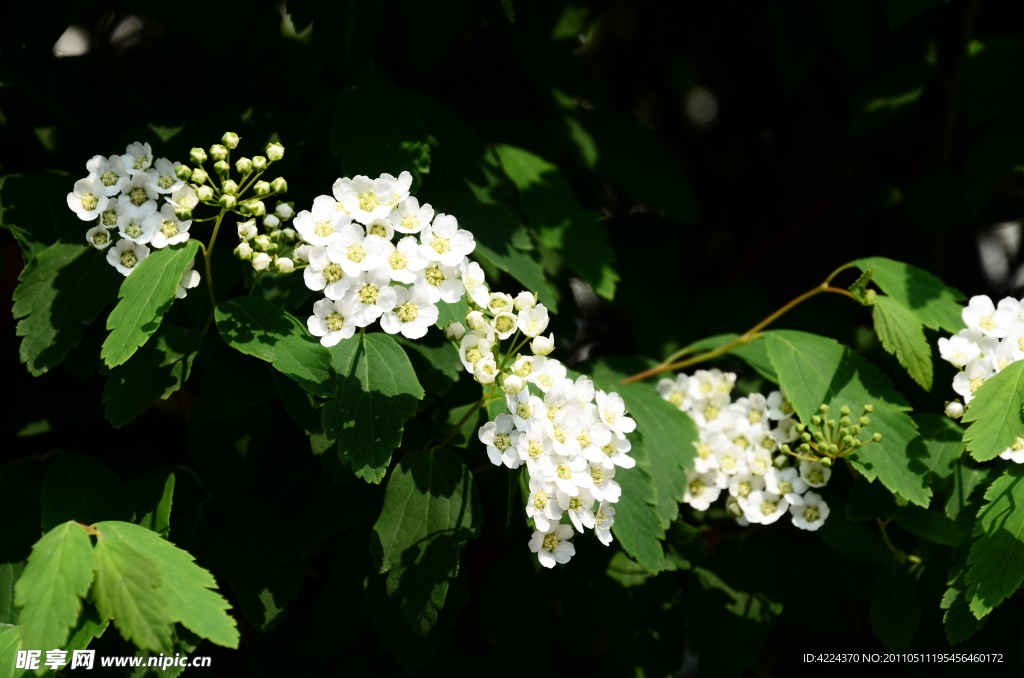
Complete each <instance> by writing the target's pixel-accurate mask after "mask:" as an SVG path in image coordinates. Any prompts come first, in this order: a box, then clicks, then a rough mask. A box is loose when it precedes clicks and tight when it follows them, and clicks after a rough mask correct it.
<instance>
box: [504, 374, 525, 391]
mask: <svg viewBox="0 0 1024 678" xmlns="http://www.w3.org/2000/svg"><path fill="white" fill-rule="evenodd" d="M524 388H526V382H525V381H523V378H522V377H517V376H516V375H514V374H511V375H508V376H506V377H505V378H504V379H502V381H501V390H502V391H504V392H505V393H506V394H508V395H515V394H517V393H522V392H523V389H524Z"/></svg>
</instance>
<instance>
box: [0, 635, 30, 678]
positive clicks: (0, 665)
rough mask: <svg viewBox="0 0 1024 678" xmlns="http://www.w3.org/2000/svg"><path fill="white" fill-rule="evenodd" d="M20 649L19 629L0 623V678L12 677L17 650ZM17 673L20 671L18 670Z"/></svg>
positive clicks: (16, 660)
mask: <svg viewBox="0 0 1024 678" xmlns="http://www.w3.org/2000/svg"><path fill="white" fill-rule="evenodd" d="M20 649H21V629H20V628H19V627H17V626H9V625H7V624H0V678H12V677H13V676H14V672H15V671H16V670H17V669H15V668H14V667H15V666H16V665H17V663H18V650H20ZM19 673H21V672H20V671H19ZM21 675H24V674H21Z"/></svg>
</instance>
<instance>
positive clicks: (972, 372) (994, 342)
mask: <svg viewBox="0 0 1024 678" xmlns="http://www.w3.org/2000/svg"><path fill="white" fill-rule="evenodd" d="M962 317H963V319H964V324H965V325H967V327H966V328H964V329H962V330H960V332H958V333H957V334H955V335H954V336H951V337H948V338H947V337H942V338H941V339H939V354H940V355H941V356H942V359H943V360H945V361H947V362H949V363H952V364H953V365H955V366H956V367H958V368H960V372H959V373H958V374H957V375H956V376H955V377H953V390H954V391H956V392H957V393H958V394H960V395H961V396H963V399H964V403H969V402H971V400H973V399H974V392H975V391H977V390H978V387H980V386H981V385H982V384H983V383H985V380H987V379H988V378H990V377H992V376H994V375H996V374H998V373H999V372H1001V371H1002V370H1004V369H1006V367H1007V366H1009V365H1010V364H1012V363H1015V362H1017V361H1018V360H1020V359H1021V358H1024V305H1022V304H1021V302H1020V300H1018V299H1014V298H1013V297H1006V298H1005V299H1003V300H1001V301H1000V302H999V304H998V306H997V305H995V304H993V303H992V300H991V299H990V298H989V297H987V296H984V295H980V296H976V297H971V300H970V302H969V303H968V304H967V306H966V307H964V310H963V312H962ZM946 413H947V414H949V415H950V416H951V417H959V416H961V415H962V414H963V413H964V406H963V404H962V403H960V402H959V401H957V400H954V401H953V402H951V403H949V404H948V405H947V406H946ZM999 456H1000V458H1002V459H1009V460H1010V461H1014V462H1016V463H1018V464H1022V463H1024V440H1022V439H1020V438H1017V442H1016V444H1015V445H1014V446H1013V447H1010V448H1008V449H1007V450H1006V451H1005V452H1003V453H1002V454H1001V455H999Z"/></svg>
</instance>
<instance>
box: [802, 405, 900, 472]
mask: <svg viewBox="0 0 1024 678" xmlns="http://www.w3.org/2000/svg"><path fill="white" fill-rule="evenodd" d="M830 409H831V408H829V406H828V405H822V406H821V407H820V408H818V411H819V412H820V414H816V415H814V416H813V417H811V423H810V426H808V425H807V424H803V423H799V424H797V425H796V430H797V432H798V433H799V434H800V438H799V440H800V444H799V445H797V448H796V451H793V450H792V449H791V448H790V446H789V445H783V446H782V451H783V452H785V453H786V454H790V455H793V456H794V457H797V458H799V459H804V460H807V461H816V462H821V463H822V464H824V465H825V466H831V465H832V462H833V461H835V460H836V459H842V458H843V457H845V456H846V455H848V454H850V453H851V452H853V451H855V450H856V449H857V448H859V447H861V446H863V445H867V444H869V443H873V442H874V443H877V442H880V441H881V440H882V434H881V433H874V434H873V435H872V436H871V437H870V438H867V439H866V440H861V439H860V437H859V436H860V435H861V434H862V433H863V431H864V429H865V428H866V427H868V426H870V425H871V417H869V416H868V415H869V414H870V413H871V412H872V411H873V410H874V406H873V405H870V404H869V405H865V406H864V409H863V411H862V412H861V414H860V416H859V417H857V418H856V420H854V419H851V418H850V408H849V407H847V406H846V405H843V406H842V407H841V408H839V417H838V418H836V417H835V415H834V414H833V417H832V418H831V419H829V418H828V413H829V410H830Z"/></svg>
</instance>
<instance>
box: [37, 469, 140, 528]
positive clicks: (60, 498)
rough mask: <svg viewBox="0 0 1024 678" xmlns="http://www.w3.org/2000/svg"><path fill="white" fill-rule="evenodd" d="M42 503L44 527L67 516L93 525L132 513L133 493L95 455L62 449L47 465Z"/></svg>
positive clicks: (69, 518) (60, 521) (54, 525)
mask: <svg viewBox="0 0 1024 678" xmlns="http://www.w3.org/2000/svg"><path fill="white" fill-rule="evenodd" d="M42 506H43V529H44V530H49V529H52V528H53V527H56V526H57V524H58V523H63V522H65V521H67V520H75V521H78V522H80V523H82V524H83V525H92V524H93V523H95V522H98V521H100V520H117V519H122V520H128V519H130V518H131V517H132V500H131V497H130V496H129V494H128V491H127V490H126V489H125V487H124V485H122V484H121V481H120V480H119V479H118V477H117V476H116V475H115V474H114V472H113V471H111V470H110V469H109V468H107V467H106V466H105V465H104V464H103V463H102V462H99V461H97V460H96V459H94V458H93V457H89V456H86V455H83V454H75V453H73V452H60V453H58V454H56V455H55V456H54V457H53V458H52V459H51V460H50V462H49V464H48V465H47V467H46V475H45V476H43V493H42Z"/></svg>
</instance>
